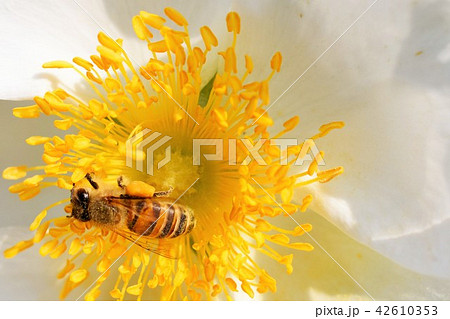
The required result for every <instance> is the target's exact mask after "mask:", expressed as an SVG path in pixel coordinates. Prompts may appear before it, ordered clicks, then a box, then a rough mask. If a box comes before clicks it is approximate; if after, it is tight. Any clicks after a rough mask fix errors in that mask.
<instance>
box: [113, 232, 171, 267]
mask: <svg viewBox="0 0 450 319" xmlns="http://www.w3.org/2000/svg"><path fill="white" fill-rule="evenodd" d="M111 230H112V231H113V232H115V233H116V234H117V235H120V236H122V237H123V238H125V239H128V240H129V241H131V242H132V244H136V245H138V246H140V247H142V248H144V249H146V250H149V251H151V252H153V253H155V254H158V255H160V256H163V257H166V258H171V259H177V258H178V256H179V249H180V246H179V245H180V241H179V240H178V239H159V238H149V237H146V236H141V235H138V234H136V233H133V232H131V231H129V230H126V229H122V228H111Z"/></svg>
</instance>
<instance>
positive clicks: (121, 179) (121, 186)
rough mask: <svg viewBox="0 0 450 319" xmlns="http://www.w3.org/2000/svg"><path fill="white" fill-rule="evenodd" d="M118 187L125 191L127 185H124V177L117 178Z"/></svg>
mask: <svg viewBox="0 0 450 319" xmlns="http://www.w3.org/2000/svg"><path fill="white" fill-rule="evenodd" d="M117 185H119V187H120V188H122V189H125V185H124V184H123V176H122V175H121V176H119V177H118V178H117Z"/></svg>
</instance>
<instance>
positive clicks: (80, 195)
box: [77, 188, 89, 209]
mask: <svg viewBox="0 0 450 319" xmlns="http://www.w3.org/2000/svg"><path fill="white" fill-rule="evenodd" d="M77 199H78V201H79V202H80V204H81V206H82V207H83V208H84V209H86V208H87V207H88V204H89V193H88V192H87V190H85V189H84V188H80V189H79V190H77Z"/></svg>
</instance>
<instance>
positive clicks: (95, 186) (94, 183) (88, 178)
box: [85, 173, 98, 189]
mask: <svg viewBox="0 0 450 319" xmlns="http://www.w3.org/2000/svg"><path fill="white" fill-rule="evenodd" d="M85 177H86V179H87V180H88V182H89V184H91V186H92V187H93V188H94V189H98V184H97V183H96V182H94V181H93V179H92V176H91V174H89V173H87V174H86V176H85Z"/></svg>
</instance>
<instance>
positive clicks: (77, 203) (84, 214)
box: [70, 187, 91, 222]
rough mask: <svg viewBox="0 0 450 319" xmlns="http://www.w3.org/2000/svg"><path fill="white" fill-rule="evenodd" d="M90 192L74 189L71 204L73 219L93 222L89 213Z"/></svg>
mask: <svg viewBox="0 0 450 319" xmlns="http://www.w3.org/2000/svg"><path fill="white" fill-rule="evenodd" d="M89 200H90V198H89V192H88V191H87V190H86V189H84V188H76V187H74V188H72V192H71V196H70V202H71V203H72V217H74V218H76V219H78V220H80V221H82V222H87V221H90V220H91V215H90V213H89V209H88V207H89Z"/></svg>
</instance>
